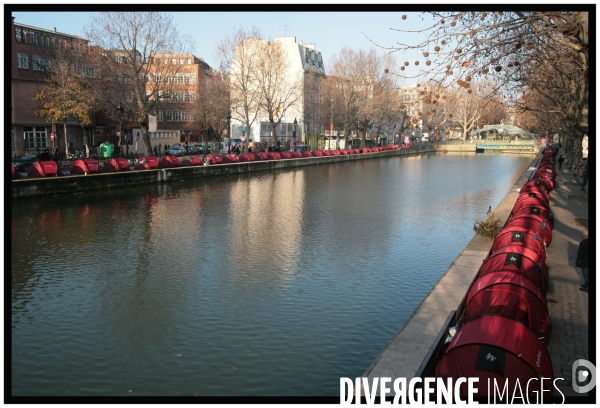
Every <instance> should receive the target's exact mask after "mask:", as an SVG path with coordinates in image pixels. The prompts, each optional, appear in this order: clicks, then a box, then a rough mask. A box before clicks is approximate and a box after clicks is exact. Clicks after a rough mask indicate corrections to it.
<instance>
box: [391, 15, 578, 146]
mask: <svg viewBox="0 0 600 408" xmlns="http://www.w3.org/2000/svg"><path fill="white" fill-rule="evenodd" d="M425 14H426V16H427V17H428V19H427V20H428V21H431V24H430V25H426V26H425V27H424V28H423V29H421V30H418V31H417V32H418V33H423V34H426V36H425V38H426V39H425V40H424V41H421V42H418V43H415V44H402V43H400V44H398V46H395V47H391V48H388V49H389V50H390V51H392V52H401V53H402V55H406V54H411V53H418V55H419V60H420V61H416V62H414V64H416V63H417V62H420V63H421V65H420V67H421V70H420V72H419V76H422V77H425V78H428V79H432V80H434V81H436V83H437V84H438V85H439V86H443V87H451V86H453V85H459V86H461V87H463V88H465V89H468V88H466V87H465V84H467V85H468V84H469V83H470V80H468V79H467V77H469V78H471V79H473V80H474V79H476V78H482V77H493V78H494V83H495V84H496V87H495V88H494V89H493V92H492V93H490V96H495V95H497V94H499V93H501V94H502V96H503V99H504V100H505V101H506V102H507V103H509V104H511V105H512V104H515V103H516V100H519V99H521V100H522V101H523V99H522V96H523V95H524V94H525V93H526V91H527V89H529V88H536V89H537V90H538V92H540V93H541V94H543V93H544V89H547V88H544V84H545V83H546V82H547V81H548V82H552V79H553V78H554V73H552V71H551V70H542V71H540V70H538V69H537V68H538V67H539V66H541V65H542V64H546V65H554V66H555V67H556V64H555V61H556V60H557V59H559V60H562V61H563V62H565V59H564V58H563V56H564V55H568V56H569V59H570V61H569V62H571V68H569V69H567V71H570V70H571V69H573V70H574V71H577V75H576V76H577V77H578V80H579V82H578V83H579V87H576V88H574V87H573V85H574V84H575V83H574V82H571V83H564V84H563V90H564V92H559V94H563V95H564V94H566V93H571V94H573V93H574V94H575V95H576V98H573V99H571V100H568V101H563V104H562V106H563V107H564V108H563V109H560V111H564V110H567V111H571V114H570V115H568V116H565V117H562V118H561V120H562V126H563V127H567V128H570V129H574V131H575V132H576V133H578V135H579V136H574V137H581V134H582V133H583V132H585V131H586V130H587V123H586V122H582V121H581V119H582V118H583V117H584V113H583V112H584V111H585V110H587V106H588V94H589V91H588V89H589V80H588V70H589V56H588V53H589V35H588V34H589V33H588V30H589V21H588V20H589V12H588V11H586V10H581V11H560V12H555V11H541V10H539V11H537V10H535V9H534V8H533V7H532V11H512V12H429V13H425ZM398 31H399V32H401V33H403V34H409V35H408V36H407V37H408V38H414V37H415V36H411V35H410V34H413V33H415V32H414V31H412V32H411V31H407V30H402V29H399V30H398ZM408 63H409V62H408V61H406V62H405V64H408ZM411 63H412V62H411ZM561 69H563V70H564V69H565V66H564V65H563V66H562V67H561ZM557 70H559V69H558V68H557ZM574 71H573V72H574ZM555 72H556V71H555ZM563 72H564V71H563ZM396 74H398V75H400V76H404V73H403V71H401V72H397V73H396ZM542 76H544V77H545V80H541V77H542ZM574 77H575V75H574ZM459 81H460V82H459ZM555 85H557V86H558V83H555ZM556 89H557V87H553V92H555V90H556ZM564 102H568V104H567V103H564ZM540 107H541V105H538V106H537V108H538V109H539V108H540Z"/></svg>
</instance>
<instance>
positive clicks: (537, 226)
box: [506, 214, 552, 247]
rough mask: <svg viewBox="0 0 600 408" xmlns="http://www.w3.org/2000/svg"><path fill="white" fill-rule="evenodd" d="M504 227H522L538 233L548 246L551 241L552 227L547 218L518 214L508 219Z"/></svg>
mask: <svg viewBox="0 0 600 408" xmlns="http://www.w3.org/2000/svg"><path fill="white" fill-rule="evenodd" d="M506 227H522V228H527V229H528V230H530V231H532V232H534V233H536V234H538V235H539V236H540V238H541V239H542V241H544V243H545V244H546V247H549V246H550V244H551V243H552V228H550V225H549V223H548V221H547V220H544V219H542V218H541V217H537V216H535V215H533V214H520V215H517V216H515V217H513V218H511V219H510V221H509V222H507V223H506Z"/></svg>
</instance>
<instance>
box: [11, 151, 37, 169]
mask: <svg viewBox="0 0 600 408" xmlns="http://www.w3.org/2000/svg"><path fill="white" fill-rule="evenodd" d="M34 161H35V153H30V154H27V155H25V156H23V157H21V158H19V159H16V160H13V161H12V164H13V166H15V170H16V171H19V172H26V171H27V170H28V169H29V167H31V165H32V164H33V162H34Z"/></svg>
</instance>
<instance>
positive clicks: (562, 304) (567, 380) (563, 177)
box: [546, 168, 596, 397]
mask: <svg viewBox="0 0 600 408" xmlns="http://www.w3.org/2000/svg"><path fill="white" fill-rule="evenodd" d="M583 195H584V192H583V191H582V190H581V184H578V182H577V178H576V177H573V176H572V173H570V172H568V171H566V170H563V171H559V170H558V168H557V177H556V187H555V189H554V190H553V191H552V192H551V193H550V211H552V215H553V217H554V229H553V230H552V243H551V245H550V246H549V247H548V251H547V254H546V266H547V267H548V274H549V286H548V293H547V294H546V299H547V301H548V307H549V309H550V319H551V321H552V330H551V332H550V342H549V343H548V345H547V349H548V352H549V353H550V358H551V359H552V368H553V370H554V378H564V380H558V381H557V382H556V385H557V386H558V387H559V389H560V390H561V392H562V393H563V394H564V395H565V396H566V397H569V396H582V394H577V393H576V392H575V391H574V390H573V387H572V385H571V379H572V378H571V370H572V366H573V363H574V362H575V361H576V360H578V359H581V358H583V359H586V360H587V359H589V356H590V352H589V342H588V336H589V332H588V328H589V319H588V317H589V314H588V312H589V306H588V305H589V303H588V299H589V296H594V294H595V293H596V290H595V288H594V286H593V285H590V293H589V294H588V293H586V292H582V291H580V290H579V285H581V284H582V283H583V276H582V275H581V268H576V267H575V258H576V257H577V248H578V246H579V242H580V241H581V239H582V236H581V234H582V232H583V231H584V230H586V229H588V220H589V204H588V199H587V198H584V197H583ZM592 274H593V272H592ZM592 281H594V280H592ZM594 303H595V301H594V302H592V304H594ZM592 327H595V325H592ZM592 355H595V353H593V354H592Z"/></svg>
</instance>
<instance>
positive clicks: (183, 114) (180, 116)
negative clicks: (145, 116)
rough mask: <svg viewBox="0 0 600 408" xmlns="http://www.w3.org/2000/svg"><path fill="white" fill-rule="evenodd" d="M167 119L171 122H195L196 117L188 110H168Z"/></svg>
mask: <svg viewBox="0 0 600 408" xmlns="http://www.w3.org/2000/svg"><path fill="white" fill-rule="evenodd" d="M167 120H168V121H170V122H194V121H196V117H195V116H194V114H193V113H192V112H188V111H167Z"/></svg>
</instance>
